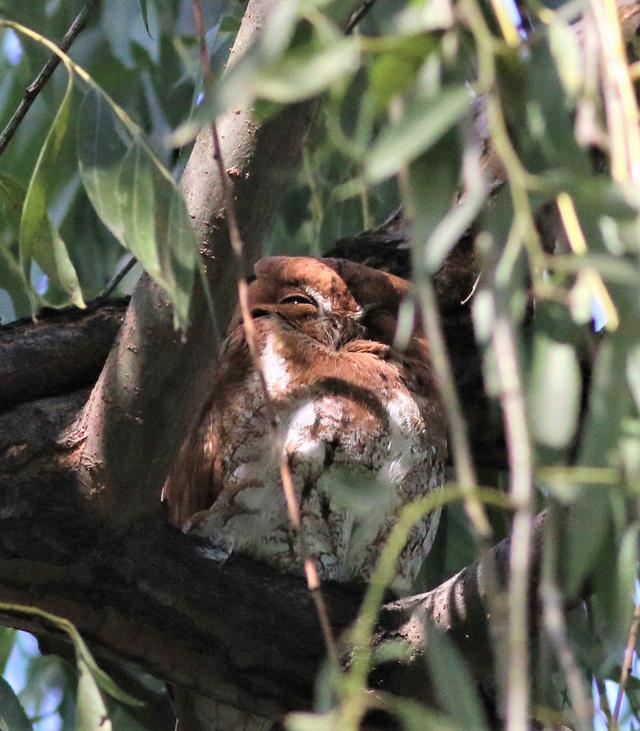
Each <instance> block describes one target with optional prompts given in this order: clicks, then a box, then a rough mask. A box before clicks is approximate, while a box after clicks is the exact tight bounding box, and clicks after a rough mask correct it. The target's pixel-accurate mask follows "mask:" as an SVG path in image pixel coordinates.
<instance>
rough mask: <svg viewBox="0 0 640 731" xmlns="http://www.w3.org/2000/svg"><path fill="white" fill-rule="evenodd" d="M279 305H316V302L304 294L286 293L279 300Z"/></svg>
mask: <svg viewBox="0 0 640 731" xmlns="http://www.w3.org/2000/svg"><path fill="white" fill-rule="evenodd" d="M278 304H279V305H312V306H313V307H317V306H318V303H317V302H316V301H315V300H314V299H313V298H312V297H308V296H307V295H306V294H288V295H287V296H286V297H283V298H282V299H281V300H280V301H279V302H278Z"/></svg>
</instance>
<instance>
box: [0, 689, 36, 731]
mask: <svg viewBox="0 0 640 731" xmlns="http://www.w3.org/2000/svg"><path fill="white" fill-rule="evenodd" d="M0 729H3V731H4V730H5V729H6V731H33V726H32V725H31V723H30V722H29V719H28V718H27V714H26V713H25V712H24V708H23V707H22V704H21V703H20V701H19V700H18V697H17V696H16V694H15V693H14V692H13V688H12V687H11V686H10V685H9V683H7V681H6V680H5V679H4V678H2V677H0Z"/></svg>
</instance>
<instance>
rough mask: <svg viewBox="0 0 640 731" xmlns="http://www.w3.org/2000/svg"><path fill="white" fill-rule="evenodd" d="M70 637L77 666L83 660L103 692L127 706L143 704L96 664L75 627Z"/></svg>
mask: <svg viewBox="0 0 640 731" xmlns="http://www.w3.org/2000/svg"><path fill="white" fill-rule="evenodd" d="M71 639H72V640H73V644H74V647H75V651H76V657H77V658H78V660H77V662H78V666H79V664H80V662H83V663H84V665H85V666H86V668H87V669H88V670H89V672H90V673H91V675H92V676H93V679H94V681H95V682H96V683H97V684H98V685H99V686H100V688H102V690H104V692H105V693H108V694H109V695H110V696H111V697H112V698H115V700H117V701H120V702H121V703H126V704H127V705H128V706H137V707H140V706H143V705H144V703H143V702H142V701H139V700H138V699H137V698H134V697H133V696H132V695H130V694H129V693H127V692H126V691H124V690H122V688H120V687H119V686H118V685H117V683H116V682H115V681H113V680H112V679H111V678H110V677H109V676H108V675H107V673H105V672H104V670H102V669H101V668H100V667H99V666H98V664H97V663H96V661H95V660H94V658H93V655H92V654H91V652H90V650H89V648H88V647H87V645H86V643H85V641H84V640H83V639H82V637H81V636H80V633H79V632H78V631H77V630H75V628H74V632H73V633H72V634H71Z"/></svg>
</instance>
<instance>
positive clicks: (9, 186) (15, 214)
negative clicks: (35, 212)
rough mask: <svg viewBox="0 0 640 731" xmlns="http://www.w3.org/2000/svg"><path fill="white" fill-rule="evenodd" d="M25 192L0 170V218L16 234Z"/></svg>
mask: <svg viewBox="0 0 640 731" xmlns="http://www.w3.org/2000/svg"><path fill="white" fill-rule="evenodd" d="M26 195H27V191H26V190H25V188H24V186H23V185H22V183H20V182H18V181H17V180H16V179H15V178H14V177H13V176H11V175H7V173H5V172H3V171H1V170H0V218H1V219H2V222H3V224H4V225H9V226H11V228H12V230H15V233H16V234H17V233H18V231H19V229H20V216H21V215H22V206H23V204H24V199H25V196H26Z"/></svg>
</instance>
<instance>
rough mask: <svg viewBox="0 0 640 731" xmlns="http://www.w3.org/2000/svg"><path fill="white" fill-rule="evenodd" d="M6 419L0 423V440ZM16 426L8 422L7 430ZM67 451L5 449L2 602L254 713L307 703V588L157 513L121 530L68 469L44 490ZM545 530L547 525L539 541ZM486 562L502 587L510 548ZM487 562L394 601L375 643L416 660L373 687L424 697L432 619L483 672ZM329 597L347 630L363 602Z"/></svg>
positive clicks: (350, 594) (318, 639) (32, 624)
mask: <svg viewBox="0 0 640 731" xmlns="http://www.w3.org/2000/svg"><path fill="white" fill-rule="evenodd" d="M60 401H64V399H60ZM25 408H27V407H26V406H23V407H19V408H18V409H16V410H15V412H19V411H20V410H23V409H25ZM15 412H14V413H15ZM7 418H8V415H4V416H3V417H1V418H0V434H2V433H4V430H5V429H6V428H7V426H8V424H7V422H6V419H7ZM61 421H63V418H59V419H58V423H57V425H55V427H57V428H58V429H59V428H60V426H61ZM22 423H23V429H24V428H25V426H26V422H25V421H24V420H23V422H22ZM18 426H19V423H18V422H17V421H16V420H14V422H13V424H12V427H13V428H14V429H16V428H17V427H18ZM52 428H54V426H53V425H52ZM59 433H62V434H63V433H64V432H59ZM22 436H23V437H24V436H26V435H25V434H24V433H23V434H22ZM40 441H42V440H40ZM62 442H63V440H61V439H60V438H58V440H57V444H56V445H55V446H54V445H52V444H49V445H46V444H45V445H44V446H42V447H41V449H40V451H38V452H36V453H32V454H31V456H30V457H29V458H27V457H25V455H24V454H23V455H22V457H23V459H22V460H21V461H20V462H19V463H17V462H16V455H12V454H11V453H10V451H8V450H7V449H6V448H5V449H4V450H2V451H0V468H2V474H3V476H2V477H0V515H2V516H3V520H2V531H1V533H0V557H1V558H0V601H2V602H14V603H21V604H28V605H35V606H38V607H40V608H43V609H45V610H48V611H51V612H54V613H58V614H61V615H63V616H65V617H67V618H69V619H70V620H71V621H72V622H73V623H74V624H75V625H76V626H77V627H78V629H79V631H80V632H81V633H82V635H83V637H84V638H85V639H86V640H88V641H89V642H90V643H91V645H92V646H93V647H94V649H96V650H98V651H100V652H103V653H106V654H107V655H114V654H115V655H117V656H119V657H123V658H125V659H127V660H131V661H134V662H137V663H140V664H141V665H143V666H144V668H145V669H147V670H148V671H150V672H152V673H154V674H156V675H158V676H159V677H162V678H164V679H165V680H167V681H170V682H173V683H176V684H179V685H181V686H183V687H185V688H188V689H191V690H195V691H197V692H198V693H201V694H203V695H205V696H207V697H211V698H215V699H216V700H220V701H222V702H225V703H228V704H230V705H233V706H236V707H240V708H243V709H245V710H248V711H251V712H253V713H256V714H260V715H264V716H267V717H271V718H275V717H277V716H279V715H280V714H282V713H283V712H285V711H287V710H290V709H292V708H304V707H308V706H309V704H310V703H311V699H312V690H313V683H314V678H315V673H316V671H317V669H318V664H319V662H320V661H321V659H322V657H323V655H324V645H323V641H322V636H321V632H320V628H319V626H318V624H317V619H316V617H315V613H314V611H313V605H312V599H311V597H310V596H309V593H308V591H307V589H306V586H305V583H304V580H303V579H301V578H300V579H299V578H296V577H292V576H288V575H283V574H278V573H277V572H275V571H274V570H273V569H271V568H269V567H268V566H266V565H263V564H261V563H258V562H254V561H250V560H248V559H245V558H242V557H233V558H231V559H229V560H228V561H227V562H226V563H224V564H220V563H218V562H216V561H213V560H211V559H208V558H206V551H205V550H203V549H206V543H204V542H202V541H201V540H199V539H197V538H195V537H193V536H184V535H182V534H181V533H179V532H177V531H175V530H173V529H171V528H169V527H168V526H167V524H166V516H165V515H164V513H163V511H162V507H161V506H160V505H158V506H157V508H156V511H155V514H154V515H151V516H146V517H145V518H143V519H140V520H138V521H136V522H134V523H132V524H130V525H129V526H128V528H127V530H126V532H122V533H119V534H114V531H113V528H112V526H109V525H106V524H104V523H103V522H102V521H101V520H100V519H99V517H98V516H97V515H96V513H95V511H93V509H92V506H91V503H90V502H87V500H86V496H85V495H83V494H82V493H81V492H80V491H78V489H77V488H76V486H75V485H74V484H73V482H72V481H70V480H69V479H68V476H67V475H66V474H65V472H64V471H62V470H58V471H57V472H56V471H54V470H50V471H49V472H48V479H47V481H46V482H43V480H42V472H41V469H42V462H43V460H45V459H47V456H48V455H49V456H50V454H51V452H52V451H53V450H56V449H57V450H58V452H59V453H60V454H62V452H60V450H61V443H62ZM0 444H1V442H0ZM12 460H13V461H12ZM60 461H61V462H63V461H64V457H60ZM49 465H50V461H49ZM542 530H543V519H542V518H540V519H539V520H538V523H537V525H536V535H537V537H538V539H539V538H540V536H541V533H542ZM539 545H540V542H539V540H538V542H537V543H536V546H537V549H536V556H535V558H536V559H537V557H538V555H539ZM492 553H493V557H494V559H495V561H496V565H497V567H498V572H499V574H500V576H501V577H502V578H503V579H504V576H505V574H506V572H507V567H508V555H509V549H508V543H507V542H506V541H503V542H502V543H501V544H499V545H498V546H497V547H496V548H494V549H493V551H492ZM486 560H487V558H486V557H485V558H484V559H483V560H482V561H480V562H478V563H476V564H473V565H472V566H470V567H468V568H466V569H464V570H463V571H461V572H460V573H459V574H457V575H456V576H454V577H452V578H451V579H449V580H448V581H447V582H445V583H444V584H442V585H441V586H440V587H438V588H436V589H434V590H433V591H431V592H428V593H427V594H423V595H420V596H416V597H411V598H408V599H402V600H401V601H398V602H394V603H392V604H389V605H387V606H386V608H385V611H384V612H383V615H382V618H381V623H380V626H379V629H378V634H377V638H376V640H377V641H378V642H380V641H382V640H384V639H387V638H402V639H404V640H406V641H407V642H408V643H409V644H410V645H411V646H412V648H413V649H414V650H415V652H414V653H413V655H412V659H411V660H410V661H408V662H407V663H405V664H403V665H401V666H398V665H392V666H385V667H383V668H381V669H380V670H379V671H377V673H376V676H375V682H376V685H378V686H380V685H382V686H383V687H388V688H395V687H397V686H402V687H403V688H404V691H403V692H405V693H406V692H407V689H408V688H413V687H415V688H416V689H422V690H421V693H424V688H425V678H424V675H423V667H424V663H423V662H422V661H421V660H420V657H421V654H422V653H423V652H424V650H425V646H426V644H425V643H428V634H427V636H426V639H425V634H424V631H423V627H424V620H425V619H427V618H429V619H430V620H432V621H433V622H434V623H435V624H436V625H437V626H439V627H440V628H441V629H443V630H445V631H447V632H448V633H449V634H450V636H451V637H452V638H453V639H454V640H455V641H456V642H458V643H459V644H460V646H461V647H462V649H463V650H465V652H471V653H472V656H473V658H474V663H475V659H476V658H480V659H482V661H483V662H482V664H481V665H480V666H479V667H480V669H481V670H482V668H486V666H487V663H486V660H487V657H489V656H490V649H489V647H490V646H489V643H488V640H487V627H486V618H487V610H486V604H485V600H486V585H485V580H484V564H485V562H486ZM323 589H324V591H325V595H326V600H327V605H328V608H329V613H330V616H331V622H332V625H333V627H335V629H336V631H337V632H341V631H342V630H344V629H345V628H346V627H347V626H348V625H349V623H350V622H351V621H352V620H353V618H354V617H355V614H356V612H357V609H358V606H359V602H360V598H361V593H360V591H359V590H358V589H357V587H356V588H354V587H350V586H347V585H341V584H326V585H324V586H323ZM0 621H2V622H5V623H7V624H13V625H15V626H21V627H25V628H27V629H30V630H31V631H35V632H36V633H38V634H42V633H45V634H47V633H51V632H52V631H53V630H52V628H50V627H45V626H42V624H41V623H40V622H39V621H35V620H28V621H25V620H24V618H19V617H15V616H6V614H5V616H2V617H0ZM469 637H471V638H473V640H472V641H471V640H470V639H469Z"/></svg>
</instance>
